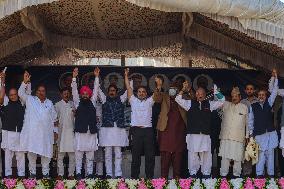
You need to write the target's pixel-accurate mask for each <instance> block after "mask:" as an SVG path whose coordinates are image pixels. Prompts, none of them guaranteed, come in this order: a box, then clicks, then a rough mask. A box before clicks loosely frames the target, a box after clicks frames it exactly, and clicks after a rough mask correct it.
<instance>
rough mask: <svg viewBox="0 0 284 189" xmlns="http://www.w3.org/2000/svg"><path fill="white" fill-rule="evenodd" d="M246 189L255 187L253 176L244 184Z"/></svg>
mask: <svg viewBox="0 0 284 189" xmlns="http://www.w3.org/2000/svg"><path fill="white" fill-rule="evenodd" d="M244 189H254V186H253V184H252V180H251V178H248V179H247V180H246V182H245V184H244Z"/></svg>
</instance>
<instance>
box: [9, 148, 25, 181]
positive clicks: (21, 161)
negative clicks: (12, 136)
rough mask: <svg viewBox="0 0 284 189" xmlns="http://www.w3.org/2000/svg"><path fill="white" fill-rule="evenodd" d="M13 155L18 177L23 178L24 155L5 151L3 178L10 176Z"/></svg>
mask: <svg viewBox="0 0 284 189" xmlns="http://www.w3.org/2000/svg"><path fill="white" fill-rule="evenodd" d="M14 155H15V156H16V160H17V170H18V176H25V153H24V152H18V151H11V150H9V149H5V176H11V175H12V160H13V157H14Z"/></svg>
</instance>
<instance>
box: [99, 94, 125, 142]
mask: <svg viewBox="0 0 284 189" xmlns="http://www.w3.org/2000/svg"><path fill="white" fill-rule="evenodd" d="M99 95H100V98H101V100H102V103H103V104H104V103H105V102H106V96H105V94H104V93H103V92H102V90H99ZM120 100H121V102H122V103H124V102H125V101H126V100H127V91H125V93H124V94H123V95H121V96H120ZM99 143H100V146H104V147H105V146H120V147H122V146H128V145H129V141H128V132H127V130H126V129H125V128H119V127H117V125H116V123H114V127H101V128H100V131H99Z"/></svg>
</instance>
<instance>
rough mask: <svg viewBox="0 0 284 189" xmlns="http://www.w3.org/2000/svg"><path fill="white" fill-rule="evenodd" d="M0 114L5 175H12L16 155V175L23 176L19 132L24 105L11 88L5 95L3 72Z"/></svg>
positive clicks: (23, 157)
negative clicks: (13, 160)
mask: <svg viewBox="0 0 284 189" xmlns="http://www.w3.org/2000/svg"><path fill="white" fill-rule="evenodd" d="M0 77H1V82H2V83H1V91H0V105H1V106H0V116H1V121H2V124H3V126H2V143H1V148H3V150H4V151H5V177H11V176H12V159H13V156H14V155H16V159H17V168H18V176H19V177H24V176H25V152H23V151H20V132H21V130H22V127H23V121H24V115H25V107H24V106H23V105H22V103H21V101H20V99H19V96H18V91H17V89H15V88H11V89H10V90H9V93H8V97H7V96H6V95H5V74H4V73H1V75H0Z"/></svg>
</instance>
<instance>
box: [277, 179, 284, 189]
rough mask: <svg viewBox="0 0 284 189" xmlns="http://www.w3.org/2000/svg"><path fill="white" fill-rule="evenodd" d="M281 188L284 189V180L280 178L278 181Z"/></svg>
mask: <svg viewBox="0 0 284 189" xmlns="http://www.w3.org/2000/svg"><path fill="white" fill-rule="evenodd" d="M278 183H279V186H280V187H281V189H284V178H280V179H279V180H278Z"/></svg>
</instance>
